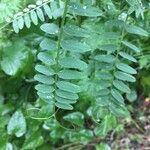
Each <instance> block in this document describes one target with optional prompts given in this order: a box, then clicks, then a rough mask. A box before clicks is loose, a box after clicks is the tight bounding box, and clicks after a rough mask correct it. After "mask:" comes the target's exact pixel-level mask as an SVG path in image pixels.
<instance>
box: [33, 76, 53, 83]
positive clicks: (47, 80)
mask: <svg viewBox="0 0 150 150" xmlns="http://www.w3.org/2000/svg"><path fill="white" fill-rule="evenodd" d="M34 79H35V80H36V81H39V82H41V83H43V84H48V85H51V84H53V83H54V79H53V78H52V77H50V76H45V75H42V74H36V75H35V76H34Z"/></svg>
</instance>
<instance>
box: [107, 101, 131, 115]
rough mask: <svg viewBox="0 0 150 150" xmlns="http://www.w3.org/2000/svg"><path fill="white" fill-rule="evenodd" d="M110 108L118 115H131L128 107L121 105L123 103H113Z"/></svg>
mask: <svg viewBox="0 0 150 150" xmlns="http://www.w3.org/2000/svg"><path fill="white" fill-rule="evenodd" d="M109 110H110V111H111V113H112V114H114V115H115V116H116V117H129V116H130V113H129V111H128V110H127V108H126V107H125V106H124V105H121V104H117V103H111V104H110V105H109Z"/></svg>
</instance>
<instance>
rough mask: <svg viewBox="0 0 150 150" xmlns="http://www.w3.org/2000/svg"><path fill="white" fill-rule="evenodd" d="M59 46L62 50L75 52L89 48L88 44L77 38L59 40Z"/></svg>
mask: <svg viewBox="0 0 150 150" xmlns="http://www.w3.org/2000/svg"><path fill="white" fill-rule="evenodd" d="M61 46H62V48H63V49H64V50H68V51H71V52H77V53H84V52H87V51H90V50H91V48H90V46H89V45H87V44H86V43H82V42H79V41H77V40H63V41H62V42H61Z"/></svg>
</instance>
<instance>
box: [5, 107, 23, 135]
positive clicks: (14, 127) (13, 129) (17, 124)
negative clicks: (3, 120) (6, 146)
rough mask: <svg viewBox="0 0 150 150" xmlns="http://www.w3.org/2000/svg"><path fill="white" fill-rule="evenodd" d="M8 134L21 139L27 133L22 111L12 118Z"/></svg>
mask: <svg viewBox="0 0 150 150" xmlns="http://www.w3.org/2000/svg"><path fill="white" fill-rule="evenodd" d="M7 133H8V134H9V135H11V134H15V135H16V137H21V136H23V135H24V134H25V133H26V120H25V118H24V115H23V113H22V112H21V111H20V110H18V111H16V112H15V113H14V114H13V115H12V117H11V118H10V120H9V123H8V126H7Z"/></svg>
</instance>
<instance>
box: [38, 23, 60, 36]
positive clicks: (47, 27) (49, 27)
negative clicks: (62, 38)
mask: <svg viewBox="0 0 150 150" xmlns="http://www.w3.org/2000/svg"><path fill="white" fill-rule="evenodd" d="M40 28H41V30H42V31H44V32H45V33H48V34H57V33H58V32H59V27H58V25H56V24H54V23H45V24H43V25H41V27H40Z"/></svg>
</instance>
